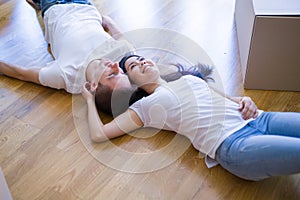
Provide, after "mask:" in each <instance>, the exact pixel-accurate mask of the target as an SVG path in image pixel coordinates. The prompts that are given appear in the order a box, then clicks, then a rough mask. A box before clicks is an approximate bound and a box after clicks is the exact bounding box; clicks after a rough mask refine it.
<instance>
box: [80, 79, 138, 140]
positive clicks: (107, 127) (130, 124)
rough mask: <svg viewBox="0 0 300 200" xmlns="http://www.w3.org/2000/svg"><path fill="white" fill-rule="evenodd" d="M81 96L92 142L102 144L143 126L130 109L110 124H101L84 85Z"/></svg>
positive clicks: (92, 99) (92, 97)
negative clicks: (86, 111)
mask: <svg viewBox="0 0 300 200" xmlns="http://www.w3.org/2000/svg"><path fill="white" fill-rule="evenodd" d="M86 84H89V83H86ZM82 95H83V97H84V98H85V99H86V102H87V107H88V125H89V129H90V135H91V139H92V140H93V141H94V142H103V141H106V140H109V139H111V138H115V137H118V136H121V135H124V134H125V133H129V132H131V131H133V130H136V129H138V128H140V127H142V126H143V123H142V121H141V120H140V118H139V117H138V115H137V114H136V113H135V112H134V111H133V110H130V109H128V110H127V111H126V112H125V113H123V114H121V115H119V116H118V117H116V118H115V119H114V120H112V121H111V122H110V123H107V124H103V123H102V121H101V119H100V117H99V115H98V112H97V108H96V105H95V100H94V96H93V95H92V94H91V93H90V92H89V91H88V90H87V88H86V85H84V87H83V89H82Z"/></svg>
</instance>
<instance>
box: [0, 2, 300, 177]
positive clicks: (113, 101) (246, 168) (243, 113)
mask: <svg viewBox="0 0 300 200" xmlns="http://www.w3.org/2000/svg"><path fill="white" fill-rule="evenodd" d="M28 2H29V3H30V4H31V5H33V6H34V7H35V8H36V9H39V10H41V14H42V16H43V20H44V24H45V38H46V40H47V42H48V43H49V44H50V46H51V51H52V54H53V57H54V60H53V61H52V62H50V63H48V64H47V65H46V66H36V67H31V68H24V67H22V66H16V65H13V64H9V63H6V62H5V61H0V72H1V73H2V74H4V75H6V76H10V77H13V78H17V79H20V80H24V81H30V82H34V83H37V84H40V85H43V86H47V87H51V88H56V89H65V90H66V91H67V92H69V93H73V94H80V93H82V95H83V97H84V98H85V100H86V103H87V108H88V125H89V131H90V136H91V138H92V140H93V141H94V142H103V141H106V140H108V139H111V138H115V137H119V136H121V135H123V134H126V133H129V132H131V131H134V130H136V129H138V128H141V127H153V128H157V129H164V130H171V131H174V132H176V133H178V134H181V135H184V136H186V137H187V138H188V139H189V140H190V141H191V143H192V144H193V146H194V147H195V148H196V149H197V150H198V151H199V152H201V153H202V154H204V155H206V156H205V161H206V164H207V166H208V167H213V166H215V165H217V164H220V165H221V166H222V167H223V168H225V169H226V170H228V171H229V172H231V173H232V174H234V175H236V176H238V177H240V178H243V179H246V180H254V181H258V180H262V179H265V178H269V177H273V176H282V175H290V174H296V173H299V172H300V156H299V155H300V113H296V112H266V111H263V110H260V109H258V108H257V107H256V105H255V103H254V102H253V101H252V100H251V98H250V97H227V96H226V95H223V94H221V93H220V92H217V91H215V90H214V89H212V88H211V87H210V86H209V84H208V81H209V80H211V79H212V74H211V73H212V68H211V67H210V66H207V65H202V64H195V65H194V66H191V67H184V66H182V65H177V69H178V71H176V72H173V73H171V74H168V75H165V76H161V74H160V71H159V68H158V66H157V64H156V63H155V62H153V61H152V60H150V59H147V58H144V57H143V56H141V55H137V54H135V53H134V48H133V46H132V45H130V44H129V43H128V42H127V41H126V40H124V39H122V35H121V32H120V31H119V30H118V29H117V27H116V26H115V23H114V22H113V21H112V19H111V18H109V17H107V16H101V14H100V13H99V12H98V11H97V9H96V8H95V6H94V5H93V3H92V2H90V1H89V0H73V1H72V2H69V1H68V2H65V1H63V0H62V1H56V0H51V1H49V0H33V1H31V0H28ZM100 44H101V45H100ZM98 110H99V111H102V112H106V113H109V114H112V115H114V119H113V120H112V121H111V122H109V123H107V124H103V123H102V121H101V119H100V117H99V114H98Z"/></svg>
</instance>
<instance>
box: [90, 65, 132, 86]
mask: <svg viewBox="0 0 300 200" xmlns="http://www.w3.org/2000/svg"><path fill="white" fill-rule="evenodd" d="M89 65H91V66H92V67H93V68H94V75H95V78H94V81H95V82H97V83H100V84H102V85H106V86H108V87H109V88H111V89H117V88H122V87H130V86H131V84H130V82H129V79H128V77H127V75H125V74H124V72H123V70H122V69H121V68H120V67H119V64H118V63H117V62H112V61H111V60H108V59H100V60H93V61H92V62H91V63H90V64H89Z"/></svg>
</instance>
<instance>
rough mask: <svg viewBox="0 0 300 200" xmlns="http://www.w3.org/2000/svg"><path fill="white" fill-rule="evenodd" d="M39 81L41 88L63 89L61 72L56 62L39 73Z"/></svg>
mask: <svg viewBox="0 0 300 200" xmlns="http://www.w3.org/2000/svg"><path fill="white" fill-rule="evenodd" d="M39 81H40V83H41V84H42V85H43V86H47V87H51V88H55V89H65V88H66V84H65V80H64V78H63V75H62V72H61V70H60V67H59V65H58V64H57V62H56V61H53V62H50V63H48V64H47V65H46V67H43V68H41V70H40V72H39Z"/></svg>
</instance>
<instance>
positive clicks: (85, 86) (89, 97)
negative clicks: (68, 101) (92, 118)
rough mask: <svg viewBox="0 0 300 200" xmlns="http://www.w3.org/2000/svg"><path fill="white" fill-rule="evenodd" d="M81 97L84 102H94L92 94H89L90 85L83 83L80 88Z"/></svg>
mask: <svg viewBox="0 0 300 200" xmlns="http://www.w3.org/2000/svg"><path fill="white" fill-rule="evenodd" d="M81 94H82V96H83V97H84V98H85V100H86V101H89V100H94V92H91V83H90V82H85V83H84V84H83V86H82V92H81Z"/></svg>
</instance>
